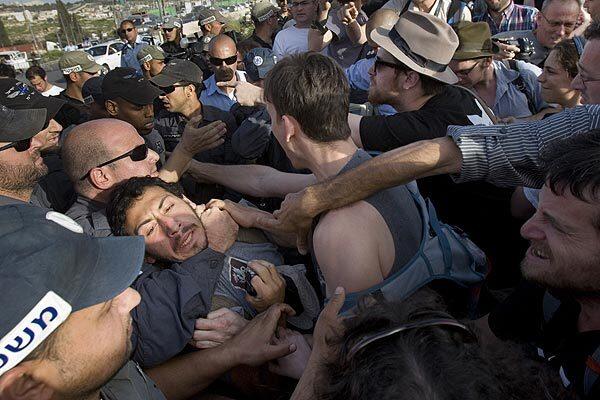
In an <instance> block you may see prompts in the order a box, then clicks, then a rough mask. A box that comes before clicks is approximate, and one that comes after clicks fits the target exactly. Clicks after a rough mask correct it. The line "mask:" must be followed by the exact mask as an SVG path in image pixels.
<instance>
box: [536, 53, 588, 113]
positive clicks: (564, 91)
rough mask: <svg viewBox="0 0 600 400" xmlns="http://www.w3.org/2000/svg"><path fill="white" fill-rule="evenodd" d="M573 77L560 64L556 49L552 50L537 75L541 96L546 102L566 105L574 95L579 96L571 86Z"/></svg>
mask: <svg viewBox="0 0 600 400" xmlns="http://www.w3.org/2000/svg"><path fill="white" fill-rule="evenodd" d="M572 80H573V78H572V77H571V75H569V73H568V72H567V70H566V69H564V68H563V66H562V65H561V64H560V61H559V59H558V51H557V50H553V51H551V52H550V54H549V55H548V58H546V61H545V62H544V71H543V72H542V74H541V75H540V76H539V77H538V81H539V82H540V85H541V88H542V98H543V99H544V101H545V102H546V103H550V104H560V105H561V106H563V107H567V105H568V104H571V101H572V99H573V98H574V97H577V98H579V96H580V93H579V91H578V90H573V89H572V88H571V81H572Z"/></svg>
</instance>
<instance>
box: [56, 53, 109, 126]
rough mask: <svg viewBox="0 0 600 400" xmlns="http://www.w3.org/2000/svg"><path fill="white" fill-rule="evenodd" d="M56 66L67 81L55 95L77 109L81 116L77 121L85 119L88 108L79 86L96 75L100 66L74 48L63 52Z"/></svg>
mask: <svg viewBox="0 0 600 400" xmlns="http://www.w3.org/2000/svg"><path fill="white" fill-rule="evenodd" d="M58 68H59V69H60V70H61V72H62V74H63V76H64V78H65V81H66V82H67V88H66V89H65V90H63V91H62V92H61V93H60V94H59V95H58V96H56V97H58V98H59V99H61V100H64V101H66V102H67V103H69V104H71V105H72V106H75V107H76V108H77V109H78V110H79V112H80V114H81V118H80V120H79V121H77V123H81V122H84V121H86V120H87V118H88V113H89V110H88V109H87V107H86V106H85V104H84V102H83V95H82V94H81V88H82V87H83V84H84V83H85V81H87V80H88V79H90V78H91V77H92V76H95V75H97V74H98V73H99V72H100V70H101V69H102V67H101V66H100V65H99V64H98V63H96V61H94V57H92V56H91V55H89V54H88V53H86V52H85V51H80V50H76V51H68V52H66V53H65V54H63V55H62V57H61V58H60V60H58Z"/></svg>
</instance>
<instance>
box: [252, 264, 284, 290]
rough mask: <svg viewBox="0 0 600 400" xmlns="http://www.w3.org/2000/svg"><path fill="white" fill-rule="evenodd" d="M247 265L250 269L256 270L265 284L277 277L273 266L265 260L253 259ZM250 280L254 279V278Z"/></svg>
mask: <svg viewBox="0 0 600 400" xmlns="http://www.w3.org/2000/svg"><path fill="white" fill-rule="evenodd" d="M248 266H249V267H250V269H252V270H253V271H254V272H256V274H257V275H258V277H259V278H260V279H261V280H262V281H263V282H264V283H265V284H267V285H268V284H270V283H272V282H273V281H274V280H275V279H276V278H278V277H279V276H278V275H279V274H278V272H277V270H276V269H275V266H274V265H273V264H271V263H268V262H266V261H263V260H253V261H250V262H249V263H248ZM252 280H254V278H253V279H252Z"/></svg>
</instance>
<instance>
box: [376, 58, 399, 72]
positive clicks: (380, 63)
mask: <svg viewBox="0 0 600 400" xmlns="http://www.w3.org/2000/svg"><path fill="white" fill-rule="evenodd" d="M381 66H384V67H389V68H394V69H400V70H404V65H400V64H395V63H392V62H388V61H383V60H382V59H381V58H379V57H377V58H376V59H375V71H377V70H378V69H379V67H381Z"/></svg>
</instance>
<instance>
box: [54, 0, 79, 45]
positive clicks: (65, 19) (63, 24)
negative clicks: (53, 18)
mask: <svg viewBox="0 0 600 400" xmlns="http://www.w3.org/2000/svg"><path fill="white" fill-rule="evenodd" d="M56 11H57V13H58V25H59V27H60V29H59V35H60V37H61V41H62V40H64V43H63V45H64V44H75V43H77V40H76V38H75V33H74V30H73V20H72V18H71V14H69V11H67V7H65V4H64V3H63V2H62V1H61V0H56Z"/></svg>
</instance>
